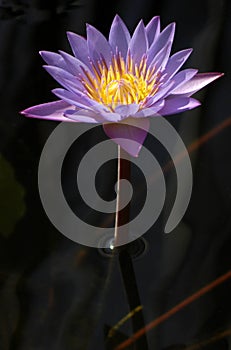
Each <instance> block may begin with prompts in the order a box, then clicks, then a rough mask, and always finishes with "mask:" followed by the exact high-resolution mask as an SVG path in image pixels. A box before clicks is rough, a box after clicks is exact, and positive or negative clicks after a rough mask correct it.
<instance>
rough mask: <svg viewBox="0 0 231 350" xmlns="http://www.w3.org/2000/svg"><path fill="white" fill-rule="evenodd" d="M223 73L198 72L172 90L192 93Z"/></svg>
mask: <svg viewBox="0 0 231 350" xmlns="http://www.w3.org/2000/svg"><path fill="white" fill-rule="evenodd" d="M222 75H223V73H199V74H197V75H195V76H194V77H193V78H192V79H191V80H189V81H186V82H184V83H183V84H181V85H180V86H179V87H177V88H176V89H174V91H173V92H172V93H173V94H174V95H175V94H184V95H187V96H191V95H193V94H194V93H195V92H197V91H198V90H200V89H202V88H203V87H204V86H206V85H208V84H210V83H211V82H212V81H214V80H216V79H218V78H220V77H221V76H222Z"/></svg>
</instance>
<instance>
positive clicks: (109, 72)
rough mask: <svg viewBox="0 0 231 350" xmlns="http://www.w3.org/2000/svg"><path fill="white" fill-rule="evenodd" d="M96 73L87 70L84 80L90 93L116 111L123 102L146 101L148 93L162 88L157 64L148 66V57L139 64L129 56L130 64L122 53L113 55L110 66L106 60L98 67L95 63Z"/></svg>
mask: <svg viewBox="0 0 231 350" xmlns="http://www.w3.org/2000/svg"><path fill="white" fill-rule="evenodd" d="M92 68H93V70H94V73H95V76H93V75H90V74H89V73H87V72H86V71H85V70H84V73H85V76H86V78H85V77H84V80H83V81H82V83H83V84H84V86H85V89H86V91H87V94H88V96H89V97H90V98H92V99H94V100H95V101H97V102H99V103H102V104H104V105H107V106H108V107H110V108H111V109H112V110H113V109H114V108H115V107H116V106H117V105H121V104H125V105H127V104H131V103H137V104H141V105H142V104H143V103H144V102H145V100H146V98H147V97H148V96H153V95H154V94H155V93H156V92H157V90H158V82H157V77H158V76H157V74H155V67H149V68H147V58H146V57H145V56H143V58H142V59H141V62H140V64H139V65H137V64H134V62H133V60H132V57H131V56H129V55H128V59H127V63H126V64H125V61H124V59H123V57H121V55H116V56H113V57H112V62H111V64H110V66H109V67H108V66H107V64H106V62H105V61H104V60H103V59H102V60H101V61H100V62H98V64H97V66H95V65H93V64H92Z"/></svg>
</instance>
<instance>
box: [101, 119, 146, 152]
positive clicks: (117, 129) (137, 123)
mask: <svg viewBox="0 0 231 350" xmlns="http://www.w3.org/2000/svg"><path fill="white" fill-rule="evenodd" d="M149 125H150V123H149V120H148V119H146V118H140V119H133V118H129V119H126V120H124V121H123V123H109V124H103V128H104V131H105V133H106V134H107V136H108V137H110V138H111V139H112V140H113V141H114V142H116V143H117V144H118V145H120V146H121V147H122V148H123V149H124V150H125V151H126V152H128V153H129V154H130V155H132V156H133V157H138V154H139V152H140V149H141V147H142V145H143V142H144V140H145V138H146V136H147V133H148V129H149ZM132 141H135V142H132Z"/></svg>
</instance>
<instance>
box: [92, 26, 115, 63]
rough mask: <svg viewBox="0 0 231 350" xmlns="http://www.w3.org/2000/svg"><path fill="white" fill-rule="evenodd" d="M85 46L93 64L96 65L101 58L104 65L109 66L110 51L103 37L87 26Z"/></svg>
mask: <svg viewBox="0 0 231 350" xmlns="http://www.w3.org/2000/svg"><path fill="white" fill-rule="evenodd" d="M87 44H88V49H89V55H90V57H91V59H92V60H93V62H94V63H95V64H97V62H98V61H99V60H101V59H102V56H103V57H104V59H105V61H106V63H107V64H108V65H109V63H110V60H111V51H112V49H111V47H110V45H109V43H108V41H107V39H106V38H105V36H104V35H103V34H102V33H100V32H99V31H98V30H97V29H96V28H94V27H93V26H91V25H89V24H88V25H87Z"/></svg>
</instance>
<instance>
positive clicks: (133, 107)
mask: <svg viewBox="0 0 231 350" xmlns="http://www.w3.org/2000/svg"><path fill="white" fill-rule="evenodd" d="M138 109H139V105H138V104H136V103H132V104H130V105H120V106H117V107H116V108H115V112H116V113H118V114H120V115H121V117H122V118H124V117H125V118H126V117H131V116H133V114H135V113H136V112H137V111H138Z"/></svg>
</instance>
